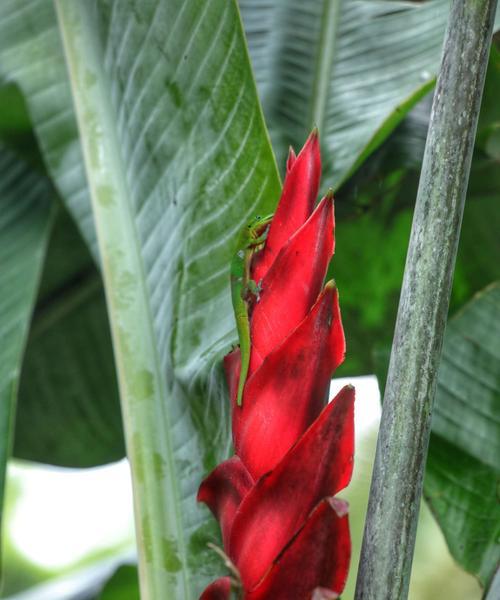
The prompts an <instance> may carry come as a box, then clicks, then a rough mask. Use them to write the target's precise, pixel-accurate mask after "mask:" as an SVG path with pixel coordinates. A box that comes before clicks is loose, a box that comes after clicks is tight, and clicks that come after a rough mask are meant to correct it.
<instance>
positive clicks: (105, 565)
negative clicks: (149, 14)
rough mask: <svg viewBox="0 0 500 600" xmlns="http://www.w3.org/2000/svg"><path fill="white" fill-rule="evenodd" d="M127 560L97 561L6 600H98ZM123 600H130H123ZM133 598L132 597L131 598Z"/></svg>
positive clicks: (124, 598) (10, 596)
mask: <svg viewBox="0 0 500 600" xmlns="http://www.w3.org/2000/svg"><path fill="white" fill-rule="evenodd" d="M127 559H128V557H123V556H117V557H113V558H106V559H101V560H99V561H96V562H95V563H94V564H92V565H90V566H88V567H84V568H81V569H77V570H75V571H72V572H70V573H64V574H62V575H59V576H57V577H53V578H52V579H49V580H47V581H45V582H43V583H40V584H38V585H35V586H33V587H30V588H28V589H27V590H24V591H22V592H18V593H14V594H12V595H9V596H8V597H7V598H6V600H97V599H100V598H101V596H100V594H101V590H102V589H103V586H104V585H105V584H106V582H107V581H109V580H110V579H112V578H113V577H114V573H117V572H119V571H120V569H121V565H123V563H124V562H125V561H126V560H127ZM122 597H123V600H129V598H128V597H127V596H122ZM131 598H134V596H131Z"/></svg>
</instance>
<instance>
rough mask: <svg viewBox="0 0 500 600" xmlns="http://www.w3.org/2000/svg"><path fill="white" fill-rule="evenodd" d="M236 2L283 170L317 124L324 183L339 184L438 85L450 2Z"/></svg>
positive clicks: (288, 0) (382, 0)
mask: <svg viewBox="0 0 500 600" xmlns="http://www.w3.org/2000/svg"><path fill="white" fill-rule="evenodd" d="M239 3H240V7H241V11H242V16H243V20H244V23H245V29H246V33H247V37H248V43H249V48H250V54H251V57H252V62H253V67H254V70H255V74H256V78H257V83H258V86H259V92H260V96H261V99H262V103H263V107H264V112H265V114H266V118H267V121H268V125H269V128H270V132H271V136H272V139H273V145H274V147H275V149H276V151H277V155H278V164H280V165H281V164H284V162H283V161H284V157H285V156H286V151H287V149H288V145H289V144H292V145H294V146H296V147H298V146H299V145H300V142H301V140H303V139H304V137H305V135H306V133H307V131H308V130H309V129H310V128H311V125H312V123H313V122H314V123H315V124H317V125H318V126H319V128H320V131H322V134H323V135H322V143H323V144H324V145H325V146H326V148H327V150H326V151H325V153H324V154H325V156H328V159H329V163H328V164H326V165H325V167H326V169H325V174H326V177H325V178H324V184H325V185H332V184H333V185H335V186H338V185H340V184H341V183H343V182H344V181H345V180H346V178H347V177H348V176H349V175H350V174H351V173H352V172H353V171H354V170H355V169H356V168H357V167H358V166H359V165H360V164H361V163H362V162H363V161H364V159H365V158H366V157H367V156H368V155H369V154H370V153H371V152H372V151H373V150H374V149H375V148H377V146H379V145H380V143H381V142H382V141H383V140H384V139H385V138H386V137H387V136H388V135H389V133H390V132H391V131H392V130H393V129H394V127H395V126H396V125H397V124H398V123H399V122H400V121H401V119H402V118H403V117H404V115H405V114H406V113H407V112H408V110H409V109H410V108H411V107H412V106H413V105H414V104H415V102H416V101H417V100H418V99H419V98H421V97H422V96H423V95H424V94H426V93H427V92H428V91H429V90H430V89H432V87H433V85H434V80H435V77H436V73H437V69H438V67H439V60H440V55H441V46H442V42H443V37H444V28H445V24H446V20H447V16H448V8H449V0H429V1H427V2H404V1H398V0H396V1H395V0H344V1H342V0H310V1H308V2H302V1H301V0H240V2H239ZM497 21H498V19H497Z"/></svg>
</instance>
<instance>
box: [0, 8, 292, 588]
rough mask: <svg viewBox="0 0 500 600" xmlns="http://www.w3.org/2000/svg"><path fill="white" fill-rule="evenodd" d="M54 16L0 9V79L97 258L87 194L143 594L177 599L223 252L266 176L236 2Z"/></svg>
mask: <svg viewBox="0 0 500 600" xmlns="http://www.w3.org/2000/svg"><path fill="white" fill-rule="evenodd" d="M56 7H57V11H58V17H59V22H58V21H57V19H56V16H55V13H54V9H53V6H52V5H51V4H49V3H47V2H45V1H43V0H42V1H41V2H36V1H35V2H32V1H30V2H28V1H24V2H19V1H16V2H11V1H7V2H3V3H2V4H1V5H0V23H1V25H0V40H1V41H0V45H1V46H2V48H1V50H2V59H1V60H2V65H1V66H0V69H1V71H2V74H3V75H4V76H8V77H9V78H11V79H13V80H14V81H15V82H17V84H18V85H19V86H20V88H21V89H22V91H23V92H24V94H25V97H26V101H27V104H28V108H29V110H30V114H31V118H32V120H33V122H34V125H35V130H36V132H37V135H38V138H39V140H40V145H41V148H42V151H43V153H44V156H45V158H46V161H47V165H48V167H49V169H50V171H51V173H52V175H53V177H54V180H55V183H56V185H57V186H58V189H59V192H60V194H61V196H62V197H63V198H64V199H65V201H66V202H67V205H68V207H69V209H70V210H71V212H72V214H73V215H74V216H75V217H76V219H77V220H78V222H79V226H80V228H81V230H82V232H83V234H84V236H85V237H86V239H87V241H88V242H89V243H90V245H91V247H92V248H93V249H94V252H95V250H96V247H97V246H96V243H95V240H96V237H95V234H94V232H93V229H92V221H91V218H90V215H91V212H90V210H89V196H92V201H93V207H94V218H95V220H96V223H97V229H98V231H99V238H100V239H99V246H100V260H101V262H102V267H103V272H104V279H105V284H106V294H107V299H108V305H109V307H110V320H111V325H112V329H113V337H114V345H115V353H116V358H117V364H118V374H119V380H120V388H121V394H122V402H123V403H124V414H125V424H126V428H125V429H126V437H127V446H128V454H129V457H130V458H131V462H132V472H133V478H134V486H135V493H136V509H137V515H136V516H137V519H136V523H137V529H138V537H139V542H140V545H141V548H142V549H143V554H142V572H143V574H144V573H147V575H146V580H147V583H146V584H145V585H146V589H145V593H146V595H147V594H148V593H149V594H150V595H152V596H153V597H167V596H168V597H183V598H190V597H193V596H194V594H195V593H196V592H198V591H199V589H200V586H201V585H202V584H203V576H204V575H207V576H208V575H210V574H211V566H212V564H213V562H214V559H213V558H212V559H211V560H210V559H207V560H202V559H201V557H200V555H199V552H200V548H202V547H203V546H204V541H203V540H204V536H205V535H206V529H207V528H206V523H207V521H208V514H207V511H202V510H201V509H199V508H197V506H196V503H195V499H194V495H195V492H196V488H197V486H198V484H199V482H200V480H201V478H202V476H203V474H205V473H206V472H207V470H208V469H209V468H211V467H212V466H213V465H214V462H215V460H216V459H217V458H220V457H221V455H223V454H224V447H227V429H226V419H225V408H224V407H225V404H226V403H225V393H224V392H223V387H222V386H221V382H220V378H219V377H218V369H214V368H212V365H213V364H214V357H220V356H221V354H222V353H223V352H225V351H227V350H228V349H229V347H230V342H231V340H232V339H233V337H234V334H233V319H232V315H231V310H230V300H229V294H228V285H227V284H228V277H227V265H228V261H229V258H230V255H231V252H232V240H233V238H234V236H235V235H236V234H237V232H238V230H239V229H240V227H241V226H242V225H243V223H244V222H245V221H247V220H248V219H249V218H250V217H251V216H252V215H254V214H255V213H256V212H257V211H259V210H262V209H265V210H269V209H272V207H273V205H274V203H275V202H276V200H277V196H278V194H279V188H280V184H279V178H278V175H277V170H276V166H275V163H274V157H273V155H272V151H271V148H270V145H269V141H268V137H267V134H266V131H265V127H264V124H263V119H262V115H261V112H260V107H259V104H258V101H257V98H256V90H255V85H254V82H253V78H252V73H251V70H250V66H249V63H248V58H247V53H246V48H245V42H244V38H243V34H242V30H241V25H240V21H239V15H238V12H237V8H236V5H235V3H234V2H232V1H228V0H213V1H212V2H203V1H202V0H196V1H195V0H188V1H182V2H181V1H180V0H178V1H171V0H170V1H168V2H167V1H165V0H163V1H161V0H157V1H153V0H150V1H146V2H142V3H140V4H137V3H134V2H131V1H123V0H120V1H114V2H111V1H101V2H87V3H74V2H65V1H61V2H57V3H56ZM62 38H64V50H63V44H62ZM64 54H66V57H65V56H64ZM65 58H66V60H67V63H68V67H69V76H68V71H67V70H66V66H65ZM70 84H71V86H72V87H73V95H72V93H71V89H70ZM73 102H75V103H76V109H77V111H76V112H77V113H78V124H79V130H80V133H81V138H80V137H79V135H78V133H77V132H78V129H77V126H76V121H75V116H74V105H73ZM80 139H81V141H82V142H83V148H84V153H85V157H86V160H85V168H84V161H83V160H82V156H83V153H82V144H81V143H80ZM189 571H191V572H192V573H194V575H192V576H190V575H188V573H189Z"/></svg>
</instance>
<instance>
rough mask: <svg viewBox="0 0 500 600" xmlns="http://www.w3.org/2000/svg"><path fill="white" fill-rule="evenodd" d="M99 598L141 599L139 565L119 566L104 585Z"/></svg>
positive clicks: (108, 599)
mask: <svg viewBox="0 0 500 600" xmlns="http://www.w3.org/2000/svg"><path fill="white" fill-rule="evenodd" d="M98 600H140V594H139V579H138V576H137V567H135V566H132V565H123V566H121V567H118V569H117V570H116V571H115V572H114V574H113V576H112V577H111V578H110V579H109V581H108V582H107V583H106V585H105V586H104V588H103V590H102V592H101V594H100V596H99V598H98Z"/></svg>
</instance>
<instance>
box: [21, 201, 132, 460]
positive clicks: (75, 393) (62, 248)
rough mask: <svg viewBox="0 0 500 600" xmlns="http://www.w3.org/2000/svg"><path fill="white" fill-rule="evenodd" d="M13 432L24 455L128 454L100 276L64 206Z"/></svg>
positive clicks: (106, 457)
mask: <svg viewBox="0 0 500 600" xmlns="http://www.w3.org/2000/svg"><path fill="white" fill-rule="evenodd" d="M35 427H36V431H37V435H33V430H34V428H35ZM14 439H15V445H14V454H15V455H16V456H17V457H19V458H25V459H28V460H37V461H40V462H45V463H52V464H58V465H64V466H71V467H90V466H95V465H99V464H103V463H108V462H112V461H115V460H118V459H120V458H122V457H123V456H124V455H125V447H124V440H123V429H122V421H121V411H120V402H119V397H118V388H117V383H116V373H115V368H114V362H113V349H112V345H111V336H110V331H109V322H108V317H107V313H106V302H105V299H104V292H103V288H102V282H101V277H100V274H99V272H98V271H97V269H96V267H95V264H94V263H93V261H92V258H91V257H90V255H89V252H88V250H87V247H86V246H85V244H84V242H83V240H82V239H81V237H80V234H79V232H78V230H77V229H76V227H75V225H74V223H73V222H72V220H71V219H70V218H69V216H68V215H67V214H66V211H64V210H60V211H59V213H58V217H57V219H56V222H55V224H54V227H53V231H52V235H51V239H50V243H49V247H48V252H47V258H46V261H45V267H44V270H43V276H42V281H41V286H40V293H39V296H38V300H37V304H36V308H35V313H34V317H33V324H32V327H31V330H30V333H29V338H28V344H27V349H26V353H25V358H24V363H23V370H22V376H21V385H20V389H19V399H18V418H17V421H16V432H15V438H14Z"/></svg>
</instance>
